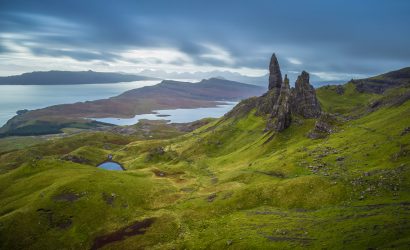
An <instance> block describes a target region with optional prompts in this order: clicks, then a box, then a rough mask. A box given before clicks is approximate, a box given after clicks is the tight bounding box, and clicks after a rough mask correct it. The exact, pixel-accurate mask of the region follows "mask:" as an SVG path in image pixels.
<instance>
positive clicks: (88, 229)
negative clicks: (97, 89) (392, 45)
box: [0, 84, 410, 249]
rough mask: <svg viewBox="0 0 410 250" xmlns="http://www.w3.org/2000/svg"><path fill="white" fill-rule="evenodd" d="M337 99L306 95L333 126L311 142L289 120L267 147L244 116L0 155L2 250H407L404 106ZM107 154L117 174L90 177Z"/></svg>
mask: <svg viewBox="0 0 410 250" xmlns="http://www.w3.org/2000/svg"><path fill="white" fill-rule="evenodd" d="M344 88H345V90H344V93H343V94H338V93H336V91H335V89H334V87H325V88H321V89H319V90H318V98H319V100H320V102H321V104H322V107H323V109H324V110H325V111H327V112H331V113H337V115H339V116H340V117H341V118H343V119H341V122H340V124H339V125H338V128H337V130H336V132H334V133H332V134H330V135H329V136H327V137H325V138H322V139H316V140H313V139H310V138H308V136H307V134H308V133H309V131H311V130H312V129H313V127H314V124H315V120H313V119H312V120H303V119H300V118H297V117H295V118H294V120H295V122H293V124H292V126H291V127H290V128H288V129H287V130H285V131H283V132H281V133H276V134H274V133H265V132H264V128H265V124H266V119H265V118H264V117H260V116H256V115H255V112H253V111H252V112H250V113H249V114H248V115H247V116H245V117H241V118H238V119H236V118H235V117H233V118H229V119H220V120H216V121H212V122H210V123H208V124H206V125H204V126H202V127H200V128H199V129H197V130H194V131H193V132H190V133H185V134H182V135H181V133H180V132H178V133H177V132H175V133H173V132H172V134H167V135H166V136H162V135H161V134H155V133H154V135H153V136H150V137H149V138H146V136H142V135H134V136H125V135H121V134H118V133H113V132H84V133H80V134H78V135H73V136H70V137H66V138H60V139H55V140H49V141H46V142H41V143H39V144H36V145H32V146H30V145H29V146H26V147H24V148H23V149H18V147H16V148H13V149H12V150H9V151H7V150H3V152H0V170H1V172H0V248H1V249H90V248H94V249H95V248H99V247H102V248H104V249H141V248H147V249H225V248H227V249H301V248H312V249H408V247H409V245H410V132H406V131H408V129H407V128H408V127H409V126H410V101H407V102H405V103H403V104H401V105H393V106H392V105H385V106H382V107H379V108H378V109H375V110H369V109H368V108H367V107H368V105H369V104H370V103H371V102H373V101H375V100H377V99H379V98H385V97H383V96H381V95H376V94H363V93H358V92H357V91H356V90H355V89H353V88H352V86H350V85H349V84H348V85H345V86H344ZM352 117H354V118H352ZM406 129H407V130H406ZM157 132H158V133H160V132H161V131H160V130H158V131H157ZM108 154H112V155H113V159H114V160H115V161H118V162H120V163H121V164H123V166H124V167H125V168H126V171H107V170H103V169H98V168H96V164H98V163H99V162H101V161H104V160H105V159H106V156H107V155H108ZM67 156H72V157H71V158H70V157H67ZM74 156H75V159H81V161H80V162H79V163H78V161H77V163H76V162H73V161H70V159H73V157H74ZM148 218H154V219H153V223H152V224H150V225H146V226H145V227H144V228H142V229H141V230H139V231H138V233H135V234H134V235H128V236H124V237H117V238H116V237H115V236H118V235H119V234H120V232H127V230H128V232H131V231H132V230H131V228H133V225H134V229H135V227H136V226H135V225H140V224H141V223H140V224H135V223H137V222H141V221H144V219H148ZM129 234H131V233H129ZM96 239H103V240H102V241H101V242H98V244H97V243H96V242H97V241H98V240H96ZM103 241H104V242H103ZM102 242H103V243H102ZM97 246H98V247H97Z"/></svg>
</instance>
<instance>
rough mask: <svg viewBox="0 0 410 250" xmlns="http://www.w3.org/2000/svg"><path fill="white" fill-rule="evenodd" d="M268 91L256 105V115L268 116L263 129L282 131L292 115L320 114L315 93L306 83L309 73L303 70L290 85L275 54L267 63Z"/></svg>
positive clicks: (310, 116)
mask: <svg viewBox="0 0 410 250" xmlns="http://www.w3.org/2000/svg"><path fill="white" fill-rule="evenodd" d="M269 72H270V75H269V91H268V92H267V93H265V94H264V95H263V96H261V97H260V98H259V100H258V102H257V103H258V104H257V106H256V107H257V114H262V115H263V114H265V115H270V119H269V121H268V123H267V126H266V131H271V130H275V131H282V130H284V129H286V128H288V127H289V126H290V124H291V121H292V114H294V115H300V116H302V117H303V118H318V117H319V116H320V114H321V108H320V104H319V101H318V100H317V98H316V92H315V89H314V88H313V86H312V85H310V83H309V74H308V73H307V72H306V71H303V72H302V74H301V75H300V76H299V77H298V79H297V81H296V83H295V88H292V89H291V88H290V86H289V79H288V78H287V76H285V79H284V80H283V81H282V74H281V72H280V66H279V63H278V60H277V58H276V55H275V54H273V55H272V58H271V61H270V64H269Z"/></svg>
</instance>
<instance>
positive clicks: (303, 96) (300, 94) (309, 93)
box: [292, 71, 321, 118]
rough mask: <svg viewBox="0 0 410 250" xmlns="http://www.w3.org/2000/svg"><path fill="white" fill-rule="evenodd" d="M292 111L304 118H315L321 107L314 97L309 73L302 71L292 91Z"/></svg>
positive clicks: (318, 114) (314, 93) (314, 92)
mask: <svg viewBox="0 0 410 250" xmlns="http://www.w3.org/2000/svg"><path fill="white" fill-rule="evenodd" d="M292 97H293V98H292V112H293V113H295V114H298V115H301V116H303V117H304V118H317V117H319V116H320V113H321V108H320V104H319V101H318V100H317V98H316V91H315V88H313V86H312V85H310V83H309V73H307V72H306V71H303V72H302V74H301V75H300V76H298V79H297V80H296V83H295V88H294V89H293V91H292Z"/></svg>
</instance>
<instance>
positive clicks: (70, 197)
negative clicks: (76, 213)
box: [53, 192, 81, 202]
mask: <svg viewBox="0 0 410 250" xmlns="http://www.w3.org/2000/svg"><path fill="white" fill-rule="evenodd" d="M80 198H81V195H79V194H76V193H72V192H64V193H61V194H58V195H56V196H54V197H53V200H54V201H68V202H74V201H76V200H78V199H80Z"/></svg>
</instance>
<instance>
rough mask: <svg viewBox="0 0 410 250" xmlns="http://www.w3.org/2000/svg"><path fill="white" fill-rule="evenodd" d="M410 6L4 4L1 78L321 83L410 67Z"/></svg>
mask: <svg viewBox="0 0 410 250" xmlns="http://www.w3.org/2000/svg"><path fill="white" fill-rule="evenodd" d="M409 11H410V1H408V0H394V1H392V0H361V1H358V0H343V1H342V0H333V1H329V0H311V1H306V0H287V1H283V0H280V1H274V0H266V1H265V0H252V1H245V0H236V1H230V0H225V1H222V0H218V1H214V0H206V1H204V0H202V1H197V0H174V1H169V0H164V1H160V0H149V1H144V0H138V1H136V0H134V1H120V0H112V1H110V0H87V1H85V0H70V1H64V0H59V1H56V0H35V1H34V0H31V1H27V0H25V1H20V0H0V75H2V76H5V75H13V74H20V73H23V72H30V71H45V70H89V69H91V70H95V71H115V72H127V73H138V72H140V71H142V70H146V69H151V70H165V71H168V72H196V71H213V70H228V71H232V72H238V73H241V74H244V75H249V76H260V75H264V74H266V73H267V68H268V63H269V60H270V56H271V54H272V53H273V52H275V53H276V55H277V56H278V58H279V62H280V64H281V67H282V71H283V73H287V72H290V73H291V72H300V71H302V70H307V71H308V72H310V73H311V74H314V75H315V76H317V77H320V78H321V79H323V80H338V79H350V78H360V77H365V76H371V75H376V74H380V73H384V72H387V71H390V70H394V69H399V68H403V67H407V66H410V48H409V45H410V28H409V27H410V14H409V13H410V12H409Z"/></svg>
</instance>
